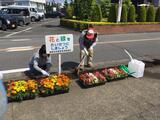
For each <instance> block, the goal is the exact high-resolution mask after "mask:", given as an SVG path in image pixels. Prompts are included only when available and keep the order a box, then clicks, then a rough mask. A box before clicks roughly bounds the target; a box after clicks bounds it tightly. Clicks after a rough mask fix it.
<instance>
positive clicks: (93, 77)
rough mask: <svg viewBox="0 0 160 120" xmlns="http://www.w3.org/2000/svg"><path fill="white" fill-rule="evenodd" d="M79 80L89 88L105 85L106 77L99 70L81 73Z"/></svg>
mask: <svg viewBox="0 0 160 120" xmlns="http://www.w3.org/2000/svg"><path fill="white" fill-rule="evenodd" d="M79 81H80V83H81V85H82V86H83V87H85V88H89V87H95V86H99V85H104V84H105V83H106V78H105V77H104V76H103V75H102V74H101V73H100V72H99V71H98V70H97V71H92V72H91V71H90V72H83V73H81V74H80V76H79Z"/></svg>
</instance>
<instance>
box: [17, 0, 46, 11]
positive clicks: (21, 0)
mask: <svg viewBox="0 0 160 120" xmlns="http://www.w3.org/2000/svg"><path fill="white" fill-rule="evenodd" d="M15 3H16V4H17V5H22V6H32V7H36V8H38V9H44V4H46V0H15Z"/></svg>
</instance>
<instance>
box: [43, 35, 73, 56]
mask: <svg viewBox="0 0 160 120" xmlns="http://www.w3.org/2000/svg"><path fill="white" fill-rule="evenodd" d="M45 42H46V52H47V54H56V53H67V52H73V35H72V34H61V35H47V36H45Z"/></svg>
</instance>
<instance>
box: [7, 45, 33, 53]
mask: <svg viewBox="0 0 160 120" xmlns="http://www.w3.org/2000/svg"><path fill="white" fill-rule="evenodd" d="M33 49H34V47H33V46H24V47H11V48H7V49H6V52H16V51H29V50H33Z"/></svg>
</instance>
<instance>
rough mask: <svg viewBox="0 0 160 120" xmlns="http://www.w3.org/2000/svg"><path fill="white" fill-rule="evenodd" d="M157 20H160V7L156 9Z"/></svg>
mask: <svg viewBox="0 0 160 120" xmlns="http://www.w3.org/2000/svg"><path fill="white" fill-rule="evenodd" d="M156 22H160V7H158V9H157V11H156Z"/></svg>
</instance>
